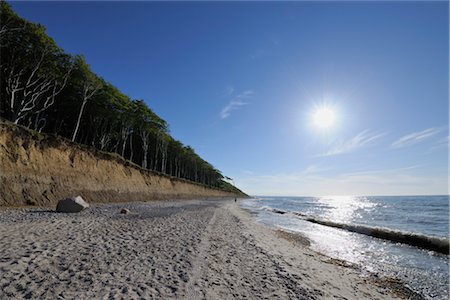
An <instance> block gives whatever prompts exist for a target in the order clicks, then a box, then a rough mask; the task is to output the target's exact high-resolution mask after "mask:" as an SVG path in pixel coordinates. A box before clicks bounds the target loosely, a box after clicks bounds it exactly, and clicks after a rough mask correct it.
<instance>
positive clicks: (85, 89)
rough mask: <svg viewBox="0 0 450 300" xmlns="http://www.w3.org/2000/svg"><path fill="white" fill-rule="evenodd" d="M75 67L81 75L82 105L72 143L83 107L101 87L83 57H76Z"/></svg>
mask: <svg viewBox="0 0 450 300" xmlns="http://www.w3.org/2000/svg"><path fill="white" fill-rule="evenodd" d="M76 66H77V69H78V71H79V72H80V73H81V74H82V75H81V77H82V81H81V85H82V89H81V92H82V93H81V96H82V103H81V107H80V112H79V114H78V120H77V124H76V126H75V130H74V131H73V135H72V142H73V141H75V138H76V137H77V133H78V128H79V127H80V121H81V117H82V115H83V112H84V107H85V106H86V103H87V102H88V101H89V100H90V99H91V98H92V97H93V96H94V95H95V94H96V93H97V92H98V90H99V89H100V88H101V87H102V82H101V80H100V79H99V78H98V77H97V75H95V74H94V73H92V72H91V70H90V68H89V65H88V64H87V63H86V61H85V60H84V58H83V57H81V56H78V57H77V60H76Z"/></svg>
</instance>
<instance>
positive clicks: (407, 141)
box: [391, 128, 442, 148]
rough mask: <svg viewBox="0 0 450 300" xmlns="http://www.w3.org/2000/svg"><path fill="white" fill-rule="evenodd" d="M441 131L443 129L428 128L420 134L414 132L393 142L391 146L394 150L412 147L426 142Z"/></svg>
mask: <svg viewBox="0 0 450 300" xmlns="http://www.w3.org/2000/svg"><path fill="white" fill-rule="evenodd" d="M441 130H442V128H428V129H425V130H422V131H419V132H413V133H410V134H407V135H405V136H402V137H401V138H399V139H398V140H396V141H395V142H393V143H392V145H391V146H392V147H394V148H402V147H407V146H411V145H414V144H417V143H420V142H423V141H425V140H426V139H428V138H430V137H432V136H434V135H435V134H437V133H439V132H440V131H441Z"/></svg>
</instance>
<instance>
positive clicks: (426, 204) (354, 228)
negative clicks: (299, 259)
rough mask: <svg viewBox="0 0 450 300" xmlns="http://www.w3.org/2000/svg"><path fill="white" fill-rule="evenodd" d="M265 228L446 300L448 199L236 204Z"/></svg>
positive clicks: (328, 199)
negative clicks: (300, 237)
mask: <svg viewBox="0 0 450 300" xmlns="http://www.w3.org/2000/svg"><path fill="white" fill-rule="evenodd" d="M241 206H242V207H243V208H244V209H246V210H248V211H250V212H251V213H252V214H254V215H255V216H256V218H257V221H258V222H259V223H261V224H264V225H266V226H269V227H272V228H277V229H282V230H286V231H290V232H293V233H298V234H301V235H303V236H305V237H307V238H308V239H309V240H310V242H311V245H310V247H311V248H312V249H313V250H315V251H317V252H320V253H322V254H324V255H327V256H329V257H332V258H336V259H341V260H345V261H347V262H349V263H352V264H356V265H358V266H359V268H360V270H361V273H362V275H363V276H364V275H367V276H369V275H374V274H376V276H379V277H391V278H392V277H393V278H397V279H399V280H401V281H402V283H403V284H404V285H405V286H406V287H408V288H409V289H411V290H413V291H414V292H416V293H417V294H419V295H421V296H422V297H423V298H425V299H435V300H436V299H438V300H441V299H449V255H448V249H449V248H448V246H449V196H380V197H374V196H328V197H269V196H267V197H255V198H250V199H246V200H244V201H242V202H241Z"/></svg>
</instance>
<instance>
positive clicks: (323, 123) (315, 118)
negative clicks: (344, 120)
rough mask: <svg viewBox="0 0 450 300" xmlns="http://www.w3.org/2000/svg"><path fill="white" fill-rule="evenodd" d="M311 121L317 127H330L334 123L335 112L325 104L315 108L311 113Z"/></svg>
mask: <svg viewBox="0 0 450 300" xmlns="http://www.w3.org/2000/svg"><path fill="white" fill-rule="evenodd" d="M312 123H313V125H314V127H316V128H318V129H331V128H333V126H334V125H335V124H336V112H335V110H334V109H333V108H332V107H330V106H327V105H323V106H320V107H317V108H315V110H314V111H313V113H312Z"/></svg>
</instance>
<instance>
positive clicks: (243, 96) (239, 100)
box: [220, 87, 254, 119]
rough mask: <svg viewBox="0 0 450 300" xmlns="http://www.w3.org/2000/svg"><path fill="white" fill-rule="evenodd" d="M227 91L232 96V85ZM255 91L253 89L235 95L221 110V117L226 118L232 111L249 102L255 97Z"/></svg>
mask: <svg viewBox="0 0 450 300" xmlns="http://www.w3.org/2000/svg"><path fill="white" fill-rule="evenodd" d="M227 91H228V92H229V95H230V96H232V95H233V92H234V89H233V88H232V87H228V88H227ZM253 95H254V92H253V91H252V90H246V91H243V92H242V93H240V94H238V95H236V96H235V97H233V99H232V100H230V102H229V103H228V104H227V105H226V106H225V107H224V108H223V109H222V110H221V111H220V118H221V119H226V118H228V117H229V116H230V115H231V112H232V111H235V110H238V109H239V108H240V107H242V106H244V105H247V104H248V102H247V101H248V99H250V98H251V97H253Z"/></svg>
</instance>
